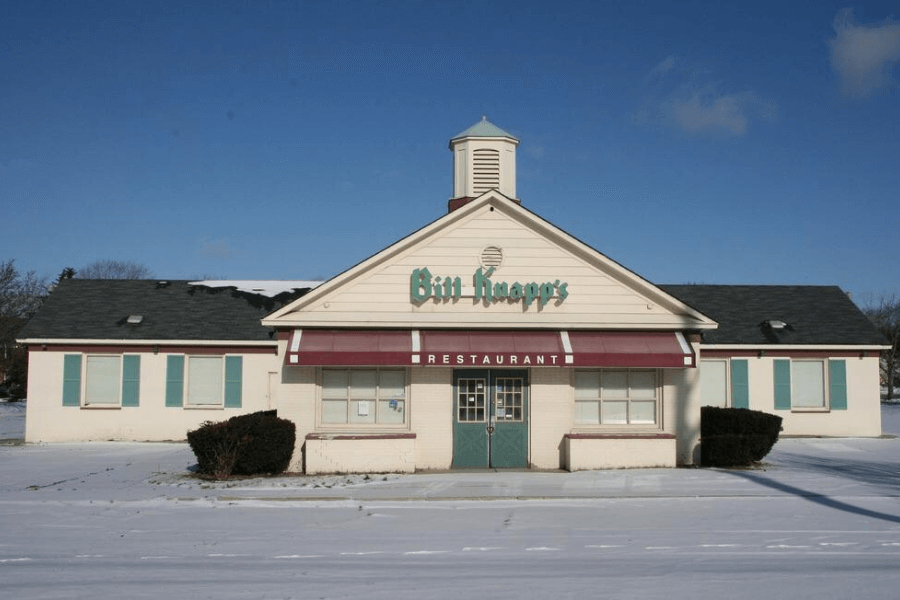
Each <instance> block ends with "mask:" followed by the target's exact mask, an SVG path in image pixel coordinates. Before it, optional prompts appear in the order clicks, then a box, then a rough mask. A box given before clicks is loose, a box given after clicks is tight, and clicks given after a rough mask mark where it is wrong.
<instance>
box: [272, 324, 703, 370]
mask: <svg viewBox="0 0 900 600" xmlns="http://www.w3.org/2000/svg"><path fill="white" fill-rule="evenodd" d="M285 362H286V364H288V365H321V366H325V365H329V366H356V365H368V366H378V365H385V366H425V367H429V366H434V367H441V366H442V367H456V368H488V367H490V368H523V367H524V368H528V367H649V368H684V367H693V366H696V365H695V361H694V354H693V351H692V349H691V347H690V345H689V344H688V343H687V342H686V341H685V339H684V336H682V335H681V333H677V332H674V333H673V332H611V331H570V332H567V331H456V330H441V331H429V330H422V331H419V330H406V331H396V330H387V331H385V330H359V329H303V330H301V329H297V330H296V331H294V332H293V334H292V335H291V339H290V342H289V344H288V352H287V356H286V357H285Z"/></svg>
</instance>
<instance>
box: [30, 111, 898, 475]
mask: <svg viewBox="0 0 900 600" xmlns="http://www.w3.org/2000/svg"><path fill="white" fill-rule="evenodd" d="M517 146H518V140H517V139H516V138H515V137H513V136H512V135H510V134H508V133H507V132H505V131H503V130H501V129H499V128H497V127H496V126H494V125H493V124H491V123H489V122H488V121H487V120H484V119H483V120H482V121H481V122H479V123H477V124H476V125H474V126H473V127H471V128H469V129H467V130H466V131H464V132H462V133H460V134H459V135H457V136H455V137H454V138H453V139H452V140H451V141H450V149H451V150H452V152H453V165H454V178H453V182H454V183H453V196H452V199H451V200H450V201H449V203H448V209H449V210H448V212H447V213H446V214H444V215H443V216H441V217H440V218H438V219H437V220H435V221H433V222H432V223H430V224H428V225H426V226H425V227H423V228H421V229H419V230H418V231H416V232H414V233H412V234H411V235H409V236H407V237H405V238H403V239H402V240H400V241H398V242H397V243H395V244H393V245H391V246H389V247H387V248H385V249H383V250H381V251H380V252H378V253H376V254H374V255H373V256H371V257H369V258H367V259H365V260H363V261H362V262H360V263H359V264H357V265H356V266H354V267H353V268H351V269H349V270H347V271H345V272H344V273H341V274H340V275H338V276H336V277H334V278H333V279H330V280H328V281H326V282H324V283H318V282H186V281H163V282H159V281H90V280H68V281H63V282H61V283H60V285H59V286H58V288H57V290H56V291H54V292H53V294H51V296H50V298H49V299H48V300H47V302H46V303H45V305H44V307H43V308H42V310H41V311H40V312H39V313H38V314H37V315H36V316H35V318H34V319H32V321H31V322H30V323H29V325H28V326H27V327H26V329H25V330H24V331H23V333H22V337H23V339H22V340H21V341H22V342H23V343H25V344H27V345H28V347H29V350H30V353H29V357H30V367H29V369H30V370H29V390H28V392H29V393H28V412H27V420H26V441H29V442H41V441H75V440H98V439H99V440H102V439H119V440H120V439H126V440H169V439H173V440H180V439H184V437H185V434H186V432H187V431H188V430H189V429H192V428H194V427H197V426H198V425H199V424H200V423H202V422H204V421H210V420H213V421H217V420H223V419H226V418H228V417H230V416H233V415H235V414H240V413H245V412H253V411H257V410H266V409H277V411H278V415H279V416H280V417H283V418H287V419H290V420H292V421H293V422H294V423H295V424H296V426H297V445H296V448H295V452H294V458H293V461H292V465H291V470H293V471H303V472H306V473H331V472H412V471H416V470H427V469H449V468H459V469H481V468H536V469H560V468H562V469H568V470H580V469H599V468H626V467H674V466H676V465H690V464H695V463H696V462H697V461H698V459H699V444H700V407H701V406H702V405H704V404H716V405H722V406H734V407H746V408H751V409H756V410H764V411H766V412H771V413H774V414H778V415H781V416H783V417H784V419H785V421H784V423H785V425H784V427H785V431H784V433H785V434H788V435H790V434H798V435H834V436H843V435H846V436H878V435H880V434H881V422H880V407H879V400H880V398H879V381H878V360H879V353H880V351H881V350H883V349H884V348H885V341H884V340H883V339H881V337H880V335H879V334H878V332H877V331H876V330H875V329H874V327H873V326H872V325H871V324H870V323H869V322H868V320H867V319H866V318H865V317H864V316H863V315H862V313H861V312H860V311H859V310H858V309H857V308H856V306H855V305H854V304H853V302H852V301H851V300H850V299H849V298H848V297H847V295H846V294H845V293H843V292H842V291H841V290H840V289H839V288H837V287H821V286H677V285H673V286H666V285H654V284H653V283H651V282H649V281H647V280H645V279H643V278H642V277H640V276H639V275H637V274H636V273H634V272H632V271H630V270H628V269H627V268H625V267H624V266H622V265H620V264H618V263H616V262H615V261H613V260H611V259H609V258H608V257H606V256H605V255H603V254H602V253H600V252H599V251H597V250H595V249H594V248H592V247H590V246H588V245H587V244H585V243H584V242H582V241H580V240H578V239H576V238H574V237H573V236H571V235H569V234H568V233H566V232H565V231H563V230H561V229H559V228H558V227H556V226H554V225H553V224H552V223H549V222H548V221H546V220H544V219H542V218H541V217H540V216H538V215H537V214H535V213H533V212H531V211H530V210H528V209H527V208H526V207H524V206H522V204H521V202H520V201H519V200H518V198H517V195H516V177H515V169H516V148H517Z"/></svg>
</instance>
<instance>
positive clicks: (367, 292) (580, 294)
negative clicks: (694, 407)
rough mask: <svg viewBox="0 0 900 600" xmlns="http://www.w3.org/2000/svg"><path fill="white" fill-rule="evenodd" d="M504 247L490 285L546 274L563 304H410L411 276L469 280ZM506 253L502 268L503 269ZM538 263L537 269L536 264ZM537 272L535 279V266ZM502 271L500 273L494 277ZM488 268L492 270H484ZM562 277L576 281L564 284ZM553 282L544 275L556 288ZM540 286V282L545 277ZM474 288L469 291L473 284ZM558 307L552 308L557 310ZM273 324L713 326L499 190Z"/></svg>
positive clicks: (334, 282) (337, 280) (317, 292)
mask: <svg viewBox="0 0 900 600" xmlns="http://www.w3.org/2000/svg"><path fill="white" fill-rule="evenodd" d="M495 243H496V244H499V246H497V247H501V246H504V247H505V246H506V244H508V245H509V252H508V253H507V252H506V250H503V255H504V259H503V260H504V262H503V266H502V267H498V274H497V275H496V279H495V281H497V280H506V281H508V282H509V283H510V284H511V285H512V282H513V281H515V280H516V279H517V278H518V279H520V280H521V281H523V282H528V281H530V279H529V278H530V277H537V278H538V279H539V281H538V282H536V283H540V282H541V280H540V277H541V276H543V277H545V278H546V277H549V276H550V274H553V276H554V278H556V283H557V284H558V283H560V281H563V282H567V283H566V285H568V291H569V294H568V296H567V297H568V299H567V300H566V302H565V304H563V303H562V300H559V301H558V302H557V303H555V304H554V305H552V306H551V305H548V308H546V309H543V310H542V309H540V308H539V307H538V306H537V305H532V307H531V308H527V306H526V307H523V305H522V304H520V303H515V302H500V303H494V304H492V305H491V306H492V309H491V310H490V311H485V310H483V307H484V305H483V304H482V302H481V301H476V300H475V298H476V296H474V295H473V293H471V292H466V290H463V294H461V295H459V296H458V298H466V300H465V302H462V301H461V302H455V301H450V302H446V301H445V300H449V298H442V299H439V298H432V300H436V301H435V302H432V301H431V300H426V301H424V302H420V303H413V302H411V300H410V282H411V274H412V273H414V272H415V271H414V270H417V269H418V268H420V267H430V266H433V267H434V268H435V273H434V274H435V275H439V276H440V277H442V278H448V277H449V276H457V277H456V279H460V277H459V276H467V274H471V273H473V272H475V270H476V269H477V268H478V257H479V255H480V254H481V253H482V251H483V249H484V248H485V247H486V245H488V246H493V244H495ZM507 255H508V256H509V261H508V262H507V259H506V257H507ZM536 256H540V257H541V261H540V263H539V262H538V261H537V260H536V259H535V257H536ZM536 268H537V269H541V271H540V272H539V273H538V274H537V275H536V274H534V273H535V269H536ZM500 269H502V270H500ZM493 270H494V269H493V268H492V269H491V271H493ZM568 276H571V277H572V278H577V279H576V280H574V281H573V280H569V279H568ZM554 278H550V281H553V280H554ZM544 281H545V280H544ZM471 289H472V290H474V284H472V288H471ZM557 308H558V310H557ZM263 324H264V325H267V326H271V327H301V326H303V327H342V328H343V327H350V328H353V327H358V328H372V327H375V328H391V327H393V328H397V327H414V328H416V327H418V328H449V329H466V328H471V327H480V328H484V327H492V328H495V329H529V328H546V327H556V328H564V329H634V330H637V329H642V330H649V329H654V330H694V329H709V328H714V327H716V323H715V321H713V320H712V319H710V318H708V317H707V316H706V315H704V314H702V313H701V312H700V311H697V310H695V309H694V308H693V307H691V306H688V305H687V304H685V303H684V302H682V301H681V300H679V299H678V298H675V297H673V296H672V295H671V294H669V293H668V292H666V291H664V290H662V289H660V288H659V287H657V286H655V285H654V284H652V283H651V282H649V281H647V280H646V279H644V278H642V277H640V276H639V275H637V274H636V273H634V272H633V271H630V270H629V269H627V268H625V267H623V266H622V265H620V264H619V263H617V262H615V261H613V260H612V259H610V258H609V257H607V256H605V255H604V254H602V253H600V252H599V251H597V250H595V249H594V248H592V247H590V246H589V245H587V244H585V243H584V242H582V241H580V240H578V239H577V238H575V237H574V236H572V235H571V234H569V233H567V232H565V231H563V230H562V229H559V228H558V227H556V226H555V225H553V224H552V223H550V222H548V221H546V220H544V219H543V218H541V217H539V216H538V215H537V214H535V213H533V212H531V211H530V210H528V209H527V208H525V207H523V206H522V205H520V204H518V203H517V202H514V201H511V199H510V198H508V197H506V196H504V195H503V194H501V193H500V192H498V191H496V190H490V191H488V192H485V193H484V194H482V195H481V196H479V197H477V198H475V199H474V200H472V201H471V202H469V203H468V204H465V205H463V206H462V207H460V208H458V209H457V210H454V211H452V212H450V213H447V214H445V215H443V216H442V217H440V218H438V219H437V220H435V221H433V222H431V223H430V224H428V225H426V226H425V227H423V228H421V229H419V230H417V231H415V232H413V233H412V234H410V235H408V236H406V237H405V238H403V239H401V240H399V241H397V242H395V243H394V244H392V245H390V246H388V247H387V248H384V249H383V250H381V251H380V252H378V253H377V254H374V255H372V256H371V257H369V258H368V259H366V260H364V261H362V262H360V263H358V264H356V265H355V266H353V267H351V268H350V269H348V270H347V271H344V272H343V273H341V274H339V275H337V276H336V277H334V278H332V279H330V280H328V281H326V282H324V283H323V284H322V285H320V286H318V287H317V288H316V289H314V290H312V291H311V292H310V293H309V294H307V295H305V296H304V297H302V298H299V299H298V300H296V301H294V302H292V303H290V304H288V305H286V306H284V307H283V308H281V309H280V310H278V311H276V312H274V313H273V314H271V315H269V316H268V317H266V318H265V319H264V320H263Z"/></svg>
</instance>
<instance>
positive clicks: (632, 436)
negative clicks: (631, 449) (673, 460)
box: [563, 431, 677, 440]
mask: <svg viewBox="0 0 900 600" xmlns="http://www.w3.org/2000/svg"><path fill="white" fill-rule="evenodd" d="M563 437H564V438H565V439H569V440H640V439H648V440H674V439H677V437H676V436H675V435H674V434H671V433H662V432H655V433H654V432H647V431H633V432H632V431H619V432H599V431H598V432H596V433H567V434H565V435H564V436H563Z"/></svg>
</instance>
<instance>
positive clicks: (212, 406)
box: [181, 404, 225, 410]
mask: <svg viewBox="0 0 900 600" xmlns="http://www.w3.org/2000/svg"><path fill="white" fill-rule="evenodd" d="M181 408H183V409H185V410H225V407H224V406H222V405H221V404H208V405H198V406H188V405H187V404H185V405H184V406H182V407H181Z"/></svg>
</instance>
